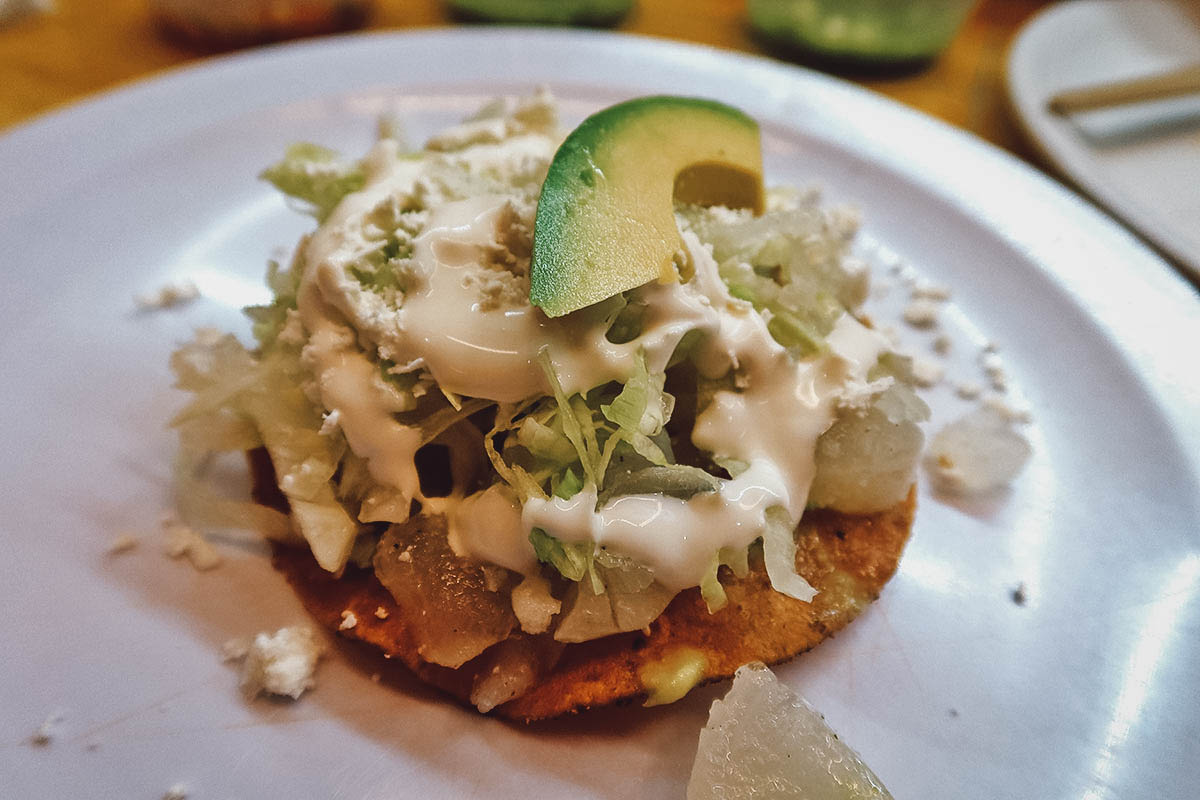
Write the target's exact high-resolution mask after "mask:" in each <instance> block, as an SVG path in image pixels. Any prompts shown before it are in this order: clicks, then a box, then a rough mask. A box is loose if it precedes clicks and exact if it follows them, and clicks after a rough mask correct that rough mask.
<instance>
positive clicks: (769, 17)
mask: <svg viewBox="0 0 1200 800" xmlns="http://www.w3.org/2000/svg"><path fill="white" fill-rule="evenodd" d="M975 3H976V0H747V10H748V12H749V14H750V23H751V25H752V26H753V27H754V29H755V31H756V32H757V33H758V34H759V35H760V36H762V37H763V38H764V39H765V40H767V42H769V43H770V44H773V45H775V46H777V47H780V48H783V49H788V50H793V51H799V52H805V53H809V54H812V55H815V56H818V57H825V58H830V59H834V60H839V61H846V62H850V63H861V64H896V63H906V62H910V63H915V62H922V61H927V60H929V59H932V58H933V57H934V56H936V55H937V54H938V53H940V52H941V51H942V50H943V49H944V48H945V47H946V45H948V44H949V43H950V40H951V39H953V38H954V34H956V33H957V32H958V29H959V27H960V26H961V25H962V23H963V20H965V19H966V17H967V14H968V13H970V11H971V9H972V8H973V7H974V6H975Z"/></svg>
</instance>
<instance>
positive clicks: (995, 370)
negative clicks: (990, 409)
mask: <svg viewBox="0 0 1200 800" xmlns="http://www.w3.org/2000/svg"><path fill="white" fill-rule="evenodd" d="M979 363H980V366H982V367H983V371H984V373H985V374H986V375H987V376H988V381H989V382H990V383H991V384H992V388H993V389H995V390H996V391H998V392H1003V391H1005V390H1006V389H1007V388H1008V375H1007V374H1006V373H1005V371H1004V361H1003V360H1002V359H1001V358H1000V356H998V355H996V354H995V353H987V354H985V355H984V356H983V358H981V359H980V360H979Z"/></svg>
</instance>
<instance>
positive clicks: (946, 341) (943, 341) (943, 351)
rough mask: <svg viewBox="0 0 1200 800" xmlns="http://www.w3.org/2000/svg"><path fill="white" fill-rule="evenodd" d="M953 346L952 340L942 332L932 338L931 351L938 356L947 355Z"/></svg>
mask: <svg viewBox="0 0 1200 800" xmlns="http://www.w3.org/2000/svg"><path fill="white" fill-rule="evenodd" d="M953 348H954V340H953V339H951V338H950V337H949V336H947V335H946V334H944V333H943V334H940V335H939V336H938V337H937V338H936V339H934V340H933V352H935V353H937V354H938V355H939V356H944V355H948V354H949V353H950V351H951V350H952V349H953Z"/></svg>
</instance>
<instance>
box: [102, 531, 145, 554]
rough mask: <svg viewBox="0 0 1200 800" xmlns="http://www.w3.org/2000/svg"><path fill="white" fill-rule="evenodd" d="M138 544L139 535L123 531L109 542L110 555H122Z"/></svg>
mask: <svg viewBox="0 0 1200 800" xmlns="http://www.w3.org/2000/svg"><path fill="white" fill-rule="evenodd" d="M137 546H138V540H137V537H136V536H134V535H133V534H131V533H122V534H119V535H118V536H115V537H113V540H112V541H111V542H109V543H108V553H109V555H113V556H116V555H120V554H121V553H128V552H129V551H130V550H132V549H133V548H135V547H137Z"/></svg>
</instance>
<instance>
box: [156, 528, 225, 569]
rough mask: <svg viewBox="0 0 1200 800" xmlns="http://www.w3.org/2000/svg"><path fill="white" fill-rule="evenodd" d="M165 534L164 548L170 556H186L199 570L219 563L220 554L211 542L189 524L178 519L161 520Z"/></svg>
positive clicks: (216, 565)
mask: <svg viewBox="0 0 1200 800" xmlns="http://www.w3.org/2000/svg"><path fill="white" fill-rule="evenodd" d="M163 533H164V534H165V537H166V539H165V543H164V546H163V547H164V550H165V551H166V554H167V555H168V556H170V557H171V558H183V557H185V556H186V557H187V560H188V561H190V562H191V564H192V566H193V567H195V568H196V569H198V570H200V571H201V572H204V571H207V570H210V569H214V568H216V567H218V566H220V564H221V554H220V553H218V552H217V548H215V547H213V545H212V542H210V541H208V540H207V539H205V538H204V537H203V536H201V535H200V534H199V533H197V532H196V530H195V529H193V528H192V527H191V526H189V525H185V524H184V523H182V522H179V521H178V520H173V519H166V520H163Z"/></svg>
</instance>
